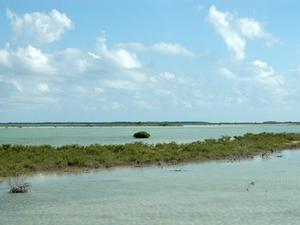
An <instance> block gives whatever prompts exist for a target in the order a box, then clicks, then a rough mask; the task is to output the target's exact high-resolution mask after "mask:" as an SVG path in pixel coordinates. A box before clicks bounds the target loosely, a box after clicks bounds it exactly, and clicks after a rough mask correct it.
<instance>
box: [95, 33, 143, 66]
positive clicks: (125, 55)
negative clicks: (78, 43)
mask: <svg viewBox="0 0 300 225" xmlns="http://www.w3.org/2000/svg"><path fill="white" fill-rule="evenodd" d="M97 51H98V54H99V55H96V54H93V53H92V54H91V53H90V55H91V56H93V57H94V58H106V59H110V60H112V61H114V62H115V63H117V64H118V65H119V66H121V67H122V68H125V69H136V68H141V67H142V64H141V63H140V62H139V60H138V59H137V56H136V54H134V53H130V52H129V51H127V50H125V49H122V48H113V49H109V48H108V47H107V45H106V38H104V37H101V38H98V39H97Z"/></svg>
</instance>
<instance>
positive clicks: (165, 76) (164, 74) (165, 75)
mask: <svg viewBox="0 0 300 225" xmlns="http://www.w3.org/2000/svg"><path fill="white" fill-rule="evenodd" d="M162 75H163V77H164V78H165V79H166V80H173V79H174V78H175V74H173V73H170V72H164V73H163V74H162Z"/></svg>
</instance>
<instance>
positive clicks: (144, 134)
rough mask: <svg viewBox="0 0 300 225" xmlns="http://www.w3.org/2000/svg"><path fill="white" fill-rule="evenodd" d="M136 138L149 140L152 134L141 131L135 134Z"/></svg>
mask: <svg viewBox="0 0 300 225" xmlns="http://www.w3.org/2000/svg"><path fill="white" fill-rule="evenodd" d="M133 137H135V138H149V137H150V134H149V133H148V132H146V131H139V132H136V133H134V134H133Z"/></svg>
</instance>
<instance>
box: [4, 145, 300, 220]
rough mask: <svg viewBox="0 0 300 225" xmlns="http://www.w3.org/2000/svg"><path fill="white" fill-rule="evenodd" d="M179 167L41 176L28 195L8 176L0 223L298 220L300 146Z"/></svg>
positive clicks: (299, 202)
mask: <svg viewBox="0 0 300 225" xmlns="http://www.w3.org/2000/svg"><path fill="white" fill-rule="evenodd" d="M181 168H182V169H183V170H182V171H181V172H175V171H174V169H176V167H165V168H159V167H151V168H143V169H138V168H132V169H130V168H125V169H115V170H111V171H102V172H101V171H100V172H91V173H87V174H78V175H74V174H73V175H72V174H69V175H39V176H34V177H30V178H27V181H28V182H30V184H31V186H32V191H31V192H30V193H26V194H9V193H8V185H7V183H6V182H5V181H3V182H0V224H10V225H17V224H18V225H19V224H27V225H40V224H43V225H52V224H60V225H77V224H78V225H79V224H89V225H93V224H97V225H98V224H100V225H101V224H103V225H116V224H118V225H135V224H136V225H141V224H143V225H159V224H161V225H194V224H201V225H216V224H219V225H221V224H224V225H227V224H228V225H235V224H237V225H248V224H249V225H250V224H251V225H252V224H253V225H254V224H259V225H282V224H293V225H295V224H300V175H299V170H300V151H285V152H284V153H283V154H282V157H280V158H279V157H276V156H274V157H273V158H272V159H270V160H262V159H255V160H249V161H241V162H234V163H226V162H224V163H220V162H219V163H217V162H213V163H204V164H188V165H185V166H182V167H181ZM252 181H254V182H255V185H253V186H250V188H249V191H246V188H247V185H248V184H249V183H250V182H252Z"/></svg>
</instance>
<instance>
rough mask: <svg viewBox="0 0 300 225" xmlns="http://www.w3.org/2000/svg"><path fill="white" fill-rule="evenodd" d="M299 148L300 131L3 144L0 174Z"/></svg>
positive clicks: (216, 157)
mask: <svg viewBox="0 0 300 225" xmlns="http://www.w3.org/2000/svg"><path fill="white" fill-rule="evenodd" d="M296 148H300V134H294V133H280V134H274V133H261V134H246V135H244V136H235V137H232V138H230V137H227V136H225V137H222V138H220V139H208V140H205V141H198V142H193V143H189V144H176V143H164V144H143V143H133V144H124V145H90V146H78V145H66V146H61V147H53V146H50V145H42V146H22V145H0V176H2V177H4V176H12V175H13V174H15V173H16V172H18V173H21V174H24V173H31V172H38V171H58V170H62V171H65V170H68V171H70V170H77V169H79V170H85V169H89V168H109V167H113V166H125V165H132V166H144V165H149V164H156V165H162V164H178V163H184V162H191V161H209V160H239V159H245V158H251V157H253V156H257V155H261V156H267V155H269V154H271V153H273V152H275V151H280V150H283V149H296Z"/></svg>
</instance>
